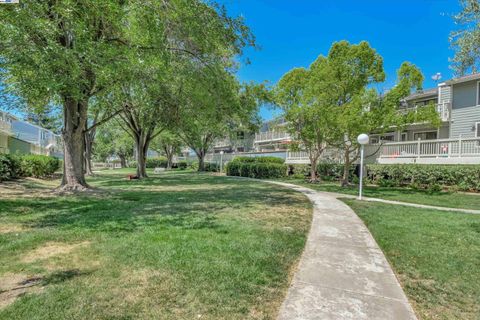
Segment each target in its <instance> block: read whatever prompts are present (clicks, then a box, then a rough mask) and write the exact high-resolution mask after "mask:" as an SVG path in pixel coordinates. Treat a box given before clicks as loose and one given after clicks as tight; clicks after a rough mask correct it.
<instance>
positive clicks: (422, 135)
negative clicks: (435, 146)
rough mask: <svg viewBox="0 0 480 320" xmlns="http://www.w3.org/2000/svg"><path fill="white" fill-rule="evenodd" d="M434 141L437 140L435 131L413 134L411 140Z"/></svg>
mask: <svg viewBox="0 0 480 320" xmlns="http://www.w3.org/2000/svg"><path fill="white" fill-rule="evenodd" d="M418 139H420V140H435V139H437V131H425V132H415V133H414V134H413V140H418Z"/></svg>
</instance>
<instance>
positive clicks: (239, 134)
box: [237, 131, 245, 140]
mask: <svg viewBox="0 0 480 320" xmlns="http://www.w3.org/2000/svg"><path fill="white" fill-rule="evenodd" d="M244 138H245V132H243V131H238V132H237V139H239V140H243V139H244Z"/></svg>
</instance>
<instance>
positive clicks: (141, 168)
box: [135, 133, 150, 179]
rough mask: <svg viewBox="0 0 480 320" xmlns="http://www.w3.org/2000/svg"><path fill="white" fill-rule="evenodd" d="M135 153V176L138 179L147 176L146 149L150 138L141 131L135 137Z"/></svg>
mask: <svg viewBox="0 0 480 320" xmlns="http://www.w3.org/2000/svg"><path fill="white" fill-rule="evenodd" d="M135 140H136V141H135V147H136V148H137V149H136V151H137V152H136V153H137V177H138V178H139V179H143V178H148V175H147V151H148V145H149V143H150V140H149V139H147V137H145V135H144V134H143V133H142V134H140V135H137V137H136V139H135Z"/></svg>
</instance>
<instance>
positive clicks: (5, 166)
mask: <svg viewBox="0 0 480 320" xmlns="http://www.w3.org/2000/svg"><path fill="white" fill-rule="evenodd" d="M59 168H60V160H59V159H57V158H54V157H50V156H44V155H11V154H0V181H2V180H11V179H16V178H20V177H35V178H46V177H50V176H52V175H53V174H54V173H55V172H56V171H57V170H58V169H59Z"/></svg>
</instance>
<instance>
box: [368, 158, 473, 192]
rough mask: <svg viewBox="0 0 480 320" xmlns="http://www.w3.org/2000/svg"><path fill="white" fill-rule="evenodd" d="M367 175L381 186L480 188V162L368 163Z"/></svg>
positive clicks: (431, 188)
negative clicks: (442, 163)
mask: <svg viewBox="0 0 480 320" xmlns="http://www.w3.org/2000/svg"><path fill="white" fill-rule="evenodd" d="M367 178H368V179H369V180H370V181H371V182H372V183H375V184H378V185H380V186H390V187H402V186H409V187H413V188H423V189H430V190H438V189H441V187H442V186H445V187H453V188H458V190H462V191H480V165H427V164H398V165H396V164H388V165H380V164H375V165H368V166H367Z"/></svg>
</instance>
